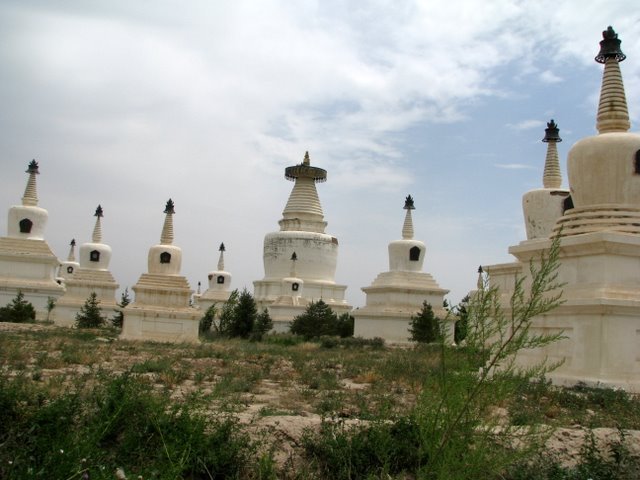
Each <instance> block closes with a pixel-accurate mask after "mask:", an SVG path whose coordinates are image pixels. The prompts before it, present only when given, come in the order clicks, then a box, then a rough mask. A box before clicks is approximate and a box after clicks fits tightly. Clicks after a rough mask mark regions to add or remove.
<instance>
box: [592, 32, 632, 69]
mask: <svg viewBox="0 0 640 480" xmlns="http://www.w3.org/2000/svg"><path fill="white" fill-rule="evenodd" d="M621 43H622V41H621V40H620V39H619V38H618V34H617V33H616V32H615V31H614V30H613V28H612V27H611V26H609V27H607V29H606V30H605V31H603V32H602V40H601V41H600V52H599V53H598V55H596V58H595V61H596V62H598V63H605V62H606V61H607V59H609V58H615V59H616V60H617V61H618V62H622V61H623V60H624V59H625V58H627V56H626V55H625V54H624V53H622V50H621V49H620V44H621Z"/></svg>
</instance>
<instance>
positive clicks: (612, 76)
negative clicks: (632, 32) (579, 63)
mask: <svg viewBox="0 0 640 480" xmlns="http://www.w3.org/2000/svg"><path fill="white" fill-rule="evenodd" d="M602 37H603V39H602V41H601V42H600V52H599V53H598V55H596V57H595V61H596V62H598V63H603V64H604V72H603V74H602V88H601V90H600V102H599V104H598V116H597V123H596V128H597V129H598V133H608V132H626V131H628V130H629V129H630V128H631V123H630V122H629V110H628V109H627V97H626V94H625V91H624V85H623V83H622V74H621V73H620V65H619V63H620V62H622V61H623V60H624V59H625V58H627V57H626V55H625V54H624V53H622V50H621V49H620V43H621V40H620V39H619V38H618V34H617V33H616V32H615V31H614V30H613V28H611V27H608V28H607V29H606V30H605V31H603V32H602Z"/></svg>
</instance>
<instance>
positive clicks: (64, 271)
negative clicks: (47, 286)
mask: <svg viewBox="0 0 640 480" xmlns="http://www.w3.org/2000/svg"><path fill="white" fill-rule="evenodd" d="M78 268H80V263H79V262H77V261H76V239H75V238H72V239H71V242H70V243H69V255H67V260H66V261H64V262H60V266H59V267H58V277H57V278H56V280H57V281H58V283H59V284H61V285H63V286H64V284H65V282H66V281H67V279H69V278H71V277H72V276H73V274H74V273H75V271H76V270H77V269H78Z"/></svg>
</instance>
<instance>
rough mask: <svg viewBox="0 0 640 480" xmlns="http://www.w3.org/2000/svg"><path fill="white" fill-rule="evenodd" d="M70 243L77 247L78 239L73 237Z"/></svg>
mask: <svg viewBox="0 0 640 480" xmlns="http://www.w3.org/2000/svg"><path fill="white" fill-rule="evenodd" d="M69 245H71V246H72V247H75V246H76V239H75V238H72V239H71V243H70V244H69Z"/></svg>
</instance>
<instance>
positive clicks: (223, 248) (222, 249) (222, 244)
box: [218, 243, 226, 252]
mask: <svg viewBox="0 0 640 480" xmlns="http://www.w3.org/2000/svg"><path fill="white" fill-rule="evenodd" d="M225 250H226V248H225V246H224V243H221V244H220V248H218V251H219V252H224V251H225Z"/></svg>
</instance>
